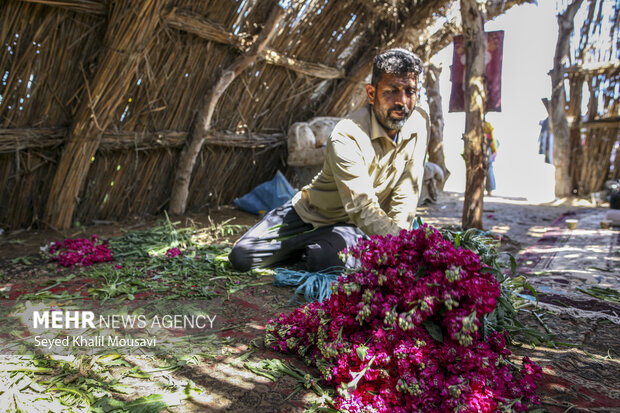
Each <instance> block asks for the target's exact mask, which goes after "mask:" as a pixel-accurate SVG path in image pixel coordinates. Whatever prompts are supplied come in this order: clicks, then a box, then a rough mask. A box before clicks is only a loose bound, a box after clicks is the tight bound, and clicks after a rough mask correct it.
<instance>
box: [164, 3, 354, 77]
mask: <svg viewBox="0 0 620 413" xmlns="http://www.w3.org/2000/svg"><path fill="white" fill-rule="evenodd" d="M166 24H167V25H168V26H170V27H172V28H174V29H177V30H182V31H185V32H187V33H192V34H194V35H196V36H198V37H200V38H202V39H205V40H210V41H214V42H217V43H222V44H227V45H230V46H232V47H234V48H235V49H237V50H239V51H240V52H241V53H245V52H246V51H247V50H246V49H247V48H248V47H249V45H250V44H251V43H252V41H253V40H254V39H252V37H251V36H249V35H247V34H244V33H242V34H240V35H236V34H233V33H230V32H228V31H227V30H226V29H225V28H224V27H222V26H221V25H219V24H217V23H215V22H212V21H210V20H208V19H206V18H204V17H203V16H201V15H199V14H197V13H194V12H191V11H189V10H184V9H173V10H172V11H171V12H170V13H169V14H168V15H167V16H166ZM258 59H261V60H264V61H265V62H267V63H269V64H273V65H278V66H282V67H286V68H287V69H290V70H293V71H295V72H298V73H303V74H306V75H309V76H313V77H316V78H319V79H340V78H343V77H344V71H343V70H340V69H336V68H333V67H330V66H327V65H324V64H321V63H312V62H305V61H302V60H298V59H294V58H292V57H288V56H285V55H283V54H282V53H280V52H277V51H276V50H273V49H270V48H268V47H265V48H264V49H263V50H261V52H260V54H259V56H258Z"/></svg>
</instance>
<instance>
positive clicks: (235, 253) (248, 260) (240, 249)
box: [228, 242, 252, 272]
mask: <svg viewBox="0 0 620 413" xmlns="http://www.w3.org/2000/svg"><path fill="white" fill-rule="evenodd" d="M228 261H230V264H231V265H232V267H233V268H234V269H235V270H237V271H241V272H245V271H249V270H251V269H252V254H250V253H249V251H248V249H247V246H246V245H245V244H244V243H243V242H238V243H237V244H235V245H234V246H233V247H232V249H231V250H230V253H229V254H228Z"/></svg>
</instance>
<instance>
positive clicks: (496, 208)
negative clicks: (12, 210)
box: [0, 192, 604, 259]
mask: <svg viewBox="0 0 620 413" xmlns="http://www.w3.org/2000/svg"><path fill="white" fill-rule="evenodd" d="M593 208H601V209H602V208H604V206H603V207H601V206H599V207H597V206H595V205H593V204H592V203H591V202H590V201H589V200H584V199H578V198H564V199H558V200H556V201H555V202H552V203H547V204H532V203H530V202H528V201H527V200H526V199H524V198H510V197H498V196H490V197H486V198H485V200H484V214H483V226H484V229H485V230H487V231H490V232H492V233H494V234H498V235H502V236H503V238H504V240H505V242H504V243H503V246H502V249H503V250H505V251H507V252H510V253H512V254H516V253H518V252H519V251H521V250H523V249H524V248H526V247H527V246H529V245H533V244H534V243H535V242H536V241H537V240H538V239H539V238H540V237H542V236H543V234H544V232H545V231H546V229H547V227H548V226H549V225H550V224H551V223H552V222H553V221H554V220H555V219H557V218H558V217H560V216H561V215H562V214H564V213H566V212H569V211H578V210H580V209H593ZM462 211H463V194H462V193H456V192H444V193H442V194H440V196H439V199H438V201H437V202H436V203H434V204H427V205H423V206H420V207H419V208H418V213H419V215H420V216H421V217H422V219H423V220H424V221H425V222H427V223H429V224H431V225H434V226H444V225H460V223H461V217H462ZM161 219H162V217H155V216H149V217H130V218H128V219H126V220H123V221H119V222H105V223H102V222H94V223H90V224H89V225H85V226H81V227H77V228H71V229H68V230H63V231H56V230H50V229H41V230H40V229H34V230H16V231H9V232H4V233H2V235H0V259H6V258H14V257H19V256H23V255H32V254H37V253H38V251H39V248H40V247H41V246H43V245H46V244H49V243H50V242H52V241H58V240H59V239H63V238H76V237H84V236H90V235H92V234H97V235H98V236H99V237H100V238H109V237H114V236H118V235H122V234H123V233H124V232H126V231H129V230H139V229H144V228H148V227H149V226H151V225H155V224H156V223H157V222H158V221H159V220H161ZM171 220H172V221H175V222H180V225H196V226H197V227H205V226H209V225H211V224H212V223H221V222H225V221H227V222H229V223H231V224H240V225H253V224H254V223H256V222H257V221H258V217H256V216H255V215H252V214H248V213H245V212H243V211H240V210H238V209H237V208H235V207H234V206H231V205H225V206H221V207H219V208H215V209H213V210H211V211H209V212H208V213H200V214H192V213H189V214H187V215H185V216H181V217H174V216H173V217H171ZM231 240H234V238H232V239H231Z"/></svg>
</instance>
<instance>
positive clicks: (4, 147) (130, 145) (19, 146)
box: [0, 128, 286, 154]
mask: <svg viewBox="0 0 620 413" xmlns="http://www.w3.org/2000/svg"><path fill="white" fill-rule="evenodd" d="M68 133H69V130H68V129H67V128H28V129H23V128H15V129H0V154H11V153H15V152H19V151H27V150H31V149H46V150H49V149H53V148H56V147H58V146H61V145H62V144H63V143H64V140H65V137H66V136H67V134H68ZM188 136H189V132H186V131H175V130H162V131H157V132H142V133H138V132H134V131H129V130H120V131H118V130H114V131H113V130H107V131H105V132H104V133H103V134H102V135H101V141H100V142H99V148H98V151H115V150H131V149H135V150H139V151H140V150H152V149H161V148H180V147H182V146H183V145H184V144H185V141H186V140H187V138H188ZM285 144H286V136H285V135H284V134H283V133H271V134H264V133H259V134H257V133H251V134H238V133H233V132H230V131H224V132H220V131H209V132H208V133H207V138H206V140H205V142H204V145H208V146H227V147H232V148H261V149H262V148H276V147H279V146H284V145H285Z"/></svg>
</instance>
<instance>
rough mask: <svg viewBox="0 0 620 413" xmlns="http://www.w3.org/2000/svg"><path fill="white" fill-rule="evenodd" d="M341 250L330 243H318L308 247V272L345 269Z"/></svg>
mask: <svg viewBox="0 0 620 413" xmlns="http://www.w3.org/2000/svg"><path fill="white" fill-rule="evenodd" d="M339 253H340V250H339V249H338V248H334V246H332V245H331V244H329V243H328V242H322V241H318V242H317V243H314V244H310V245H308V246H307V247H306V266H307V267H308V271H323V270H326V269H336V268H344V266H345V264H344V262H342V260H341V259H340V255H339Z"/></svg>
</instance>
